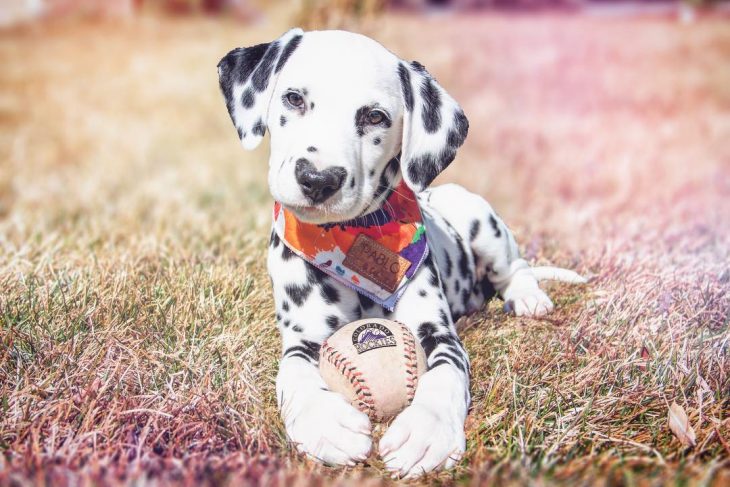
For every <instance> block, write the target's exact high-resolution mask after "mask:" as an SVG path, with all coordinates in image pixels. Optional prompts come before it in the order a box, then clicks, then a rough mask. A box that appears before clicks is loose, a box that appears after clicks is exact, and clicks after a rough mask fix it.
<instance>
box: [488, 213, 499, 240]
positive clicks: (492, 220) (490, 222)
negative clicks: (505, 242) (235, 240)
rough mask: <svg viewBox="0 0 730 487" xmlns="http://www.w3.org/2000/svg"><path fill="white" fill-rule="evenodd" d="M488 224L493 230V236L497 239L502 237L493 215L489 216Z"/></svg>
mask: <svg viewBox="0 0 730 487" xmlns="http://www.w3.org/2000/svg"><path fill="white" fill-rule="evenodd" d="M489 224H490V225H492V230H494V236H495V237H497V238H499V237H500V236H502V232H501V231H500V230H499V223H498V222H497V219H496V218H494V215H491V214H490V215H489Z"/></svg>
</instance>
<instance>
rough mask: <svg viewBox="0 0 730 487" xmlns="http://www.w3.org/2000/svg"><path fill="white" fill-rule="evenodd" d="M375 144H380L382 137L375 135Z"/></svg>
mask: <svg viewBox="0 0 730 487" xmlns="http://www.w3.org/2000/svg"><path fill="white" fill-rule="evenodd" d="M373 144H375V145H380V137H375V138H374V139H373Z"/></svg>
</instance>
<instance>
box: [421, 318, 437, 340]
mask: <svg viewBox="0 0 730 487" xmlns="http://www.w3.org/2000/svg"><path fill="white" fill-rule="evenodd" d="M434 333H436V325H434V324H433V323H431V322H430V321H426V322H425V323H421V324H420V325H419V326H418V339H419V340H423V339H424V338H426V337H429V336H431V335H433V334H434Z"/></svg>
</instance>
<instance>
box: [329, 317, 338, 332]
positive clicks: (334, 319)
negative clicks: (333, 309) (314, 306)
mask: <svg viewBox="0 0 730 487" xmlns="http://www.w3.org/2000/svg"><path fill="white" fill-rule="evenodd" d="M327 326H329V327H330V329H331V330H336V329H337V327H338V326H340V319H339V318H338V317H336V316H335V315H330V316H328V317H327Z"/></svg>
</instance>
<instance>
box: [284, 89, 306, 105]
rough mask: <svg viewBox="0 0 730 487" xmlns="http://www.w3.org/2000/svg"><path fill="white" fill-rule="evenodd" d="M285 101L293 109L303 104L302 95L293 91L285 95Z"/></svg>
mask: <svg viewBox="0 0 730 487" xmlns="http://www.w3.org/2000/svg"><path fill="white" fill-rule="evenodd" d="M286 101H287V102H289V104H290V105H291V106H293V107H300V106H302V105H303V104H304V98H302V95H300V94H299V93H295V92H293V91H291V92H289V93H287V94H286Z"/></svg>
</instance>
